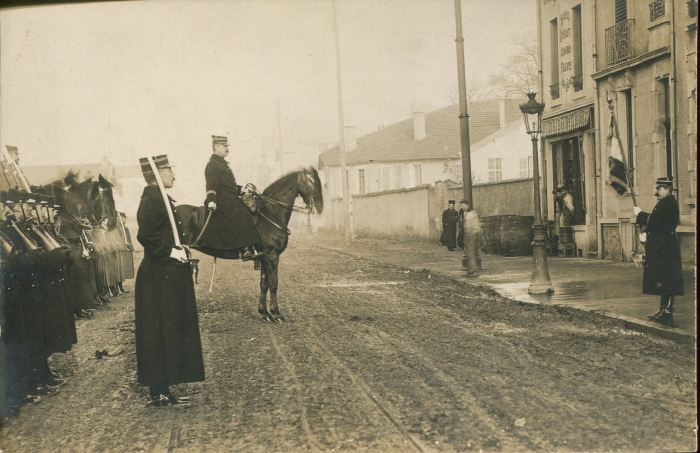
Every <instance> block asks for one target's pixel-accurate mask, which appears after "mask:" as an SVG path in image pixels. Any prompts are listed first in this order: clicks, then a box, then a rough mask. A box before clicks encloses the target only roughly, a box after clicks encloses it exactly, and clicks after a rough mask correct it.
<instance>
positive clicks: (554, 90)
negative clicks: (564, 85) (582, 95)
mask: <svg viewBox="0 0 700 453" xmlns="http://www.w3.org/2000/svg"><path fill="white" fill-rule="evenodd" d="M549 94H551V95H552V99H559V84H558V83H555V84H554V85H550V86H549Z"/></svg>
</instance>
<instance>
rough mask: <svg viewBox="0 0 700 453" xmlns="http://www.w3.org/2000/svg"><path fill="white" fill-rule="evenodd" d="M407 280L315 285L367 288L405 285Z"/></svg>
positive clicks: (322, 285)
mask: <svg viewBox="0 0 700 453" xmlns="http://www.w3.org/2000/svg"><path fill="white" fill-rule="evenodd" d="M405 284H406V282H376V283H372V282H364V283H360V282H352V283H350V282H345V283H322V284H320V285H314V286H315V287H317V288H366V287H368V286H397V285H405Z"/></svg>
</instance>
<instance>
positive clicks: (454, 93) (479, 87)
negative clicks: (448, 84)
mask: <svg viewBox="0 0 700 453" xmlns="http://www.w3.org/2000/svg"><path fill="white" fill-rule="evenodd" d="M495 93H496V89H495V88H494V87H492V86H491V85H489V83H488V82H486V81H485V80H477V79H476V78H475V77H472V78H471V80H468V81H467V102H468V103H472V102H475V101H483V100H484V99H491V98H493V97H494V95H495ZM447 100H448V101H449V102H450V104H456V103H458V102H459V88H458V87H457V86H454V87H452V90H450V93H449V94H448V95H447Z"/></svg>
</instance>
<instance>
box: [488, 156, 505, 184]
mask: <svg viewBox="0 0 700 453" xmlns="http://www.w3.org/2000/svg"><path fill="white" fill-rule="evenodd" d="M501 179H503V175H502V173H501V158H500V157H496V158H490V159H489V181H500V180H501Z"/></svg>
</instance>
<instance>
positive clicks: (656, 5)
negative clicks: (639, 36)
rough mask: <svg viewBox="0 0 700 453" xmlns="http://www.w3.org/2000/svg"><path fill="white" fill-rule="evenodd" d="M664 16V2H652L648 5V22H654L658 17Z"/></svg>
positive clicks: (660, 0) (658, 0)
mask: <svg viewBox="0 0 700 453" xmlns="http://www.w3.org/2000/svg"><path fill="white" fill-rule="evenodd" d="M665 15H666V1H665V0H654V1H653V2H651V3H649V21H651V22H654V21H655V20H656V19H658V18H659V17H664V16H665Z"/></svg>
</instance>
